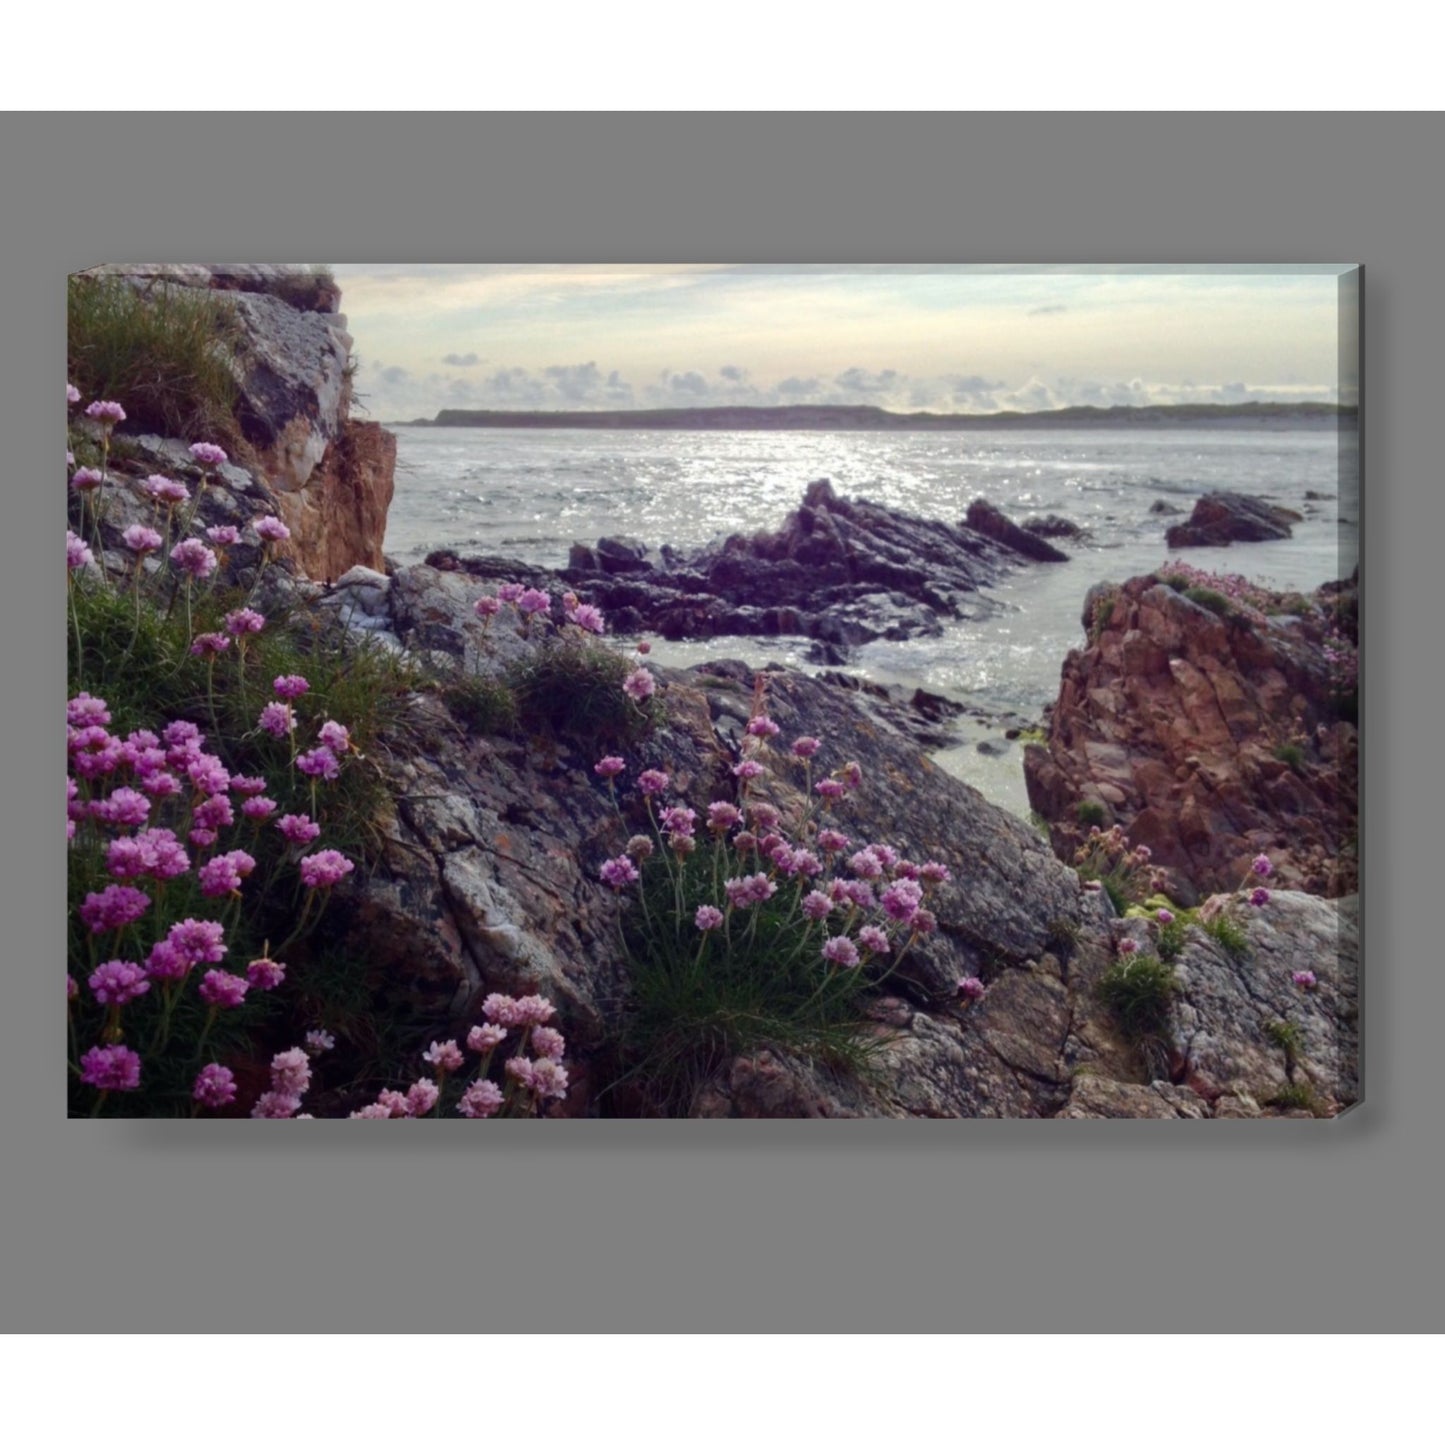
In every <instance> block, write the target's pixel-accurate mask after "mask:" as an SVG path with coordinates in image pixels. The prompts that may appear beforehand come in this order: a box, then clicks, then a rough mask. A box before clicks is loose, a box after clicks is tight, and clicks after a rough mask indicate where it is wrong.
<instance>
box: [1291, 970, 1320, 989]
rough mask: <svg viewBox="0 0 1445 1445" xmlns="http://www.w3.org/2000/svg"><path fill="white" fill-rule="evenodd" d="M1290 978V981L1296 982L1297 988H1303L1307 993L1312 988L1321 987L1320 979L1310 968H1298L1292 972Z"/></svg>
mask: <svg viewBox="0 0 1445 1445" xmlns="http://www.w3.org/2000/svg"><path fill="white" fill-rule="evenodd" d="M1289 978H1290V982H1291V983H1292V984H1294V986H1295V987H1296V988H1299V989H1303V990H1304V991H1305V992H1306V993H1308V992H1309V991H1310V990H1311V989H1314V988H1318V987H1319V982H1320V981H1319V979H1317V978H1316V977H1315V975H1314V972H1313V971H1312V970H1311V969H1308V968H1300V969H1296V970H1295V971H1294V972H1293V973H1292V974H1290V976H1289Z"/></svg>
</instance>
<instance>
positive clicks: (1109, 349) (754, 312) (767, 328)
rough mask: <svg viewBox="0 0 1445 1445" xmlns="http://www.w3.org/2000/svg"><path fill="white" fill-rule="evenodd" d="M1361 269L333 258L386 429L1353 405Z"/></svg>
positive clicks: (366, 395)
mask: <svg viewBox="0 0 1445 1445" xmlns="http://www.w3.org/2000/svg"><path fill="white" fill-rule="evenodd" d="M1342 269H1344V268H1342V267H1329V266H1310V267H1303V266H1302V267H1289V268H1284V267H1281V268H1274V269H1272V270H1266V269H1265V268H1243V267H1237V268H1220V269H1217V270H1210V271H1207V272H1206V271H1204V270H1202V269H1201V270H1197V271H1190V272H1184V271H1179V270H1175V269H1171V268H1165V267H1155V268H1140V267H1129V268H1122V267H1121V268H1105V267H1095V268H1062V267H1060V268H1043V267H1003V266H967V267H965V266H954V267H884V266H876V267H843V268H840V267H822V266H818V267H812V266H773V267H766V266H727V265H616V264H612V265H570V266H559V265H534V266H522V265H455V266H453V265H430V264H429V265H404V264H386V265H382V264H376V265H367V264H342V265H336V266H334V267H333V270H334V271H335V273H336V277H337V280H338V282H339V283H340V285H341V288H342V301H341V307H342V310H343V312H344V313H345V315H346V317H347V326H348V329H349V331H350V332H351V335H352V337H353V338H354V341H355V355H356V356H358V357H359V358H360V368H359V371H358V374H357V381H356V387H357V394H358V398H359V400H360V401H361V403H362V404H363V405H364V407H365V408H366V411H367V413H368V414H369V415H370V416H372V417H373V418H374V419H376V420H381V421H406V420H410V419H412V418H414V417H430V416H433V415H434V414H435V413H436V412H437V411H438V410H439V409H441V408H443V407H474V408H491V409H501V410H518V409H527V410H539V409H540V410H597V409H604V408H606V409H616V408H632V407H663V406H721V405H728V404H732V405H738V404H742V405H754V406H777V405H784V404H788V403H798V402H808V403H838V404H851V405H856V404H860V403H861V404H869V405H874V406H881V407H884V408H887V409H888V410H890V411H904V412H907V411H936V412H984V413H986V412H994V411H1006V410H1017V411H1046V410H1050V409H1052V408H1055V407H1061V406H1072V405H1080V404H1084V405H1094V406H1114V405H1147V404H1150V403H1168V402H1236V401H1294V400H1300V401H1334V400H1337V399H1338V392H1337V375H1336V372H1337V354H1338V324H1339V319H1338V301H1337V294H1338V285H1337V279H1336V278H1337V275H1338V273H1339V272H1340V271H1341V270H1342Z"/></svg>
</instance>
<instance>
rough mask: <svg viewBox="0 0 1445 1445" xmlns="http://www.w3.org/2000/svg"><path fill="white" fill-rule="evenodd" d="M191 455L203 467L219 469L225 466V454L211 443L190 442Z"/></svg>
mask: <svg viewBox="0 0 1445 1445" xmlns="http://www.w3.org/2000/svg"><path fill="white" fill-rule="evenodd" d="M191 455H192V456H193V457H194V458H195V459H196V460H197V461H198V462H199V463H200V464H201V465H202V466H203V467H220V466H224V465H225V464H226V454H225V452H223V451H222V450H221V449H220V447H218V446H216V445H214V444H213V443H212V442H192V443H191Z"/></svg>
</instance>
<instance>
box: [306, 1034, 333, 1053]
mask: <svg viewBox="0 0 1445 1445" xmlns="http://www.w3.org/2000/svg"><path fill="white" fill-rule="evenodd" d="M306 1047H307V1048H308V1049H310V1050H311V1052H312V1053H313V1054H324V1053H329V1052H330V1051H331V1050H332V1049H334V1048H335V1047H336V1035H335V1034H329V1033H327V1032H326V1030H325V1029H312V1030H310V1032H309V1033H307V1035H306Z"/></svg>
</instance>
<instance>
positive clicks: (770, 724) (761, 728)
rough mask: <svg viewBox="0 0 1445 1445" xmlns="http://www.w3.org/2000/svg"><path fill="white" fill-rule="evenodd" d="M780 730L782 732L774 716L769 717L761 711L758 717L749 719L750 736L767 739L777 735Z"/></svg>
mask: <svg viewBox="0 0 1445 1445" xmlns="http://www.w3.org/2000/svg"><path fill="white" fill-rule="evenodd" d="M780 732H782V728H780V727H779V726H778V725H777V723H775V722H774V721H773V720H772V718H770V717H767V716H766V715H765V714H763V713H759V714H758V715H757V717H754V718H749V719H748V726H747V734H748V736H749V737H753V738H763V739H764V740H766V739H768V738H775V737H777V735H778V734H779V733H780Z"/></svg>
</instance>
